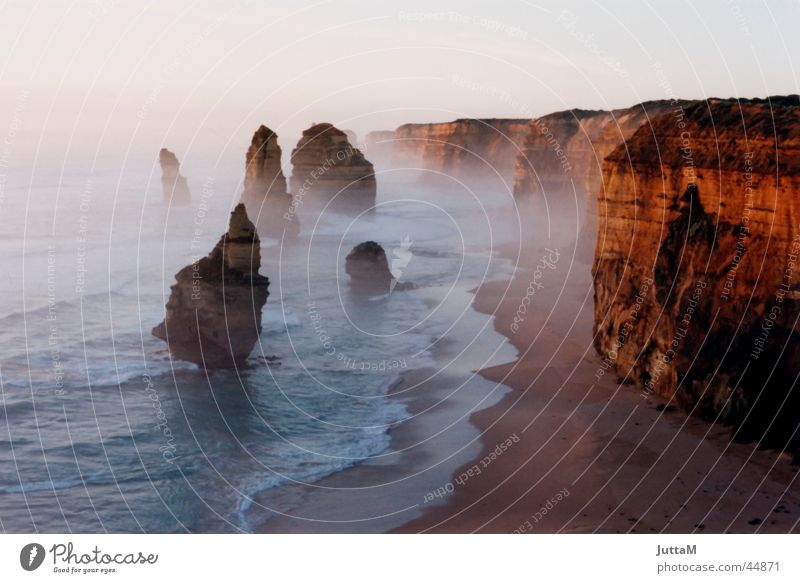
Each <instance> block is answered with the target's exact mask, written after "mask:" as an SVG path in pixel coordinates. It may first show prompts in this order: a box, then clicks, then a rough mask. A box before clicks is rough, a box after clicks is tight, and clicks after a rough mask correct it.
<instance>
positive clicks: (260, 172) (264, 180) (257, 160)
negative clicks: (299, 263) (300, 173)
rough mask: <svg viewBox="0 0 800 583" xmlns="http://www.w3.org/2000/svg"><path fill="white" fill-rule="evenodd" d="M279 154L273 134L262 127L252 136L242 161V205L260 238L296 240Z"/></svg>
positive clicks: (296, 221)
mask: <svg viewBox="0 0 800 583" xmlns="http://www.w3.org/2000/svg"><path fill="white" fill-rule="evenodd" d="M281 154H282V153H281V147H280V146H279V145H278V136H277V134H276V133H275V132H273V131H272V130H271V129H269V128H268V127H266V126H264V125H262V126H260V127H259V128H258V129H257V130H256V132H255V133H254V134H253V139H252V141H251V142H250V148H248V150H247V156H246V158H245V175H244V193H242V202H244V203H245V205H247V207H248V208H249V209H250V214H251V215H252V218H253V220H254V221H255V222H256V225H258V230H259V231H260V232H261V234H262V236H265V237H268V238H272V239H281V238H282V237H283V236H287V237H290V238H291V237H296V236H297V235H298V234H299V231H300V223H299V219H298V218H297V216H295V209H294V207H293V205H292V195H291V194H289V193H288V192H287V191H286V178H285V177H284V174H283V170H282V168H281Z"/></svg>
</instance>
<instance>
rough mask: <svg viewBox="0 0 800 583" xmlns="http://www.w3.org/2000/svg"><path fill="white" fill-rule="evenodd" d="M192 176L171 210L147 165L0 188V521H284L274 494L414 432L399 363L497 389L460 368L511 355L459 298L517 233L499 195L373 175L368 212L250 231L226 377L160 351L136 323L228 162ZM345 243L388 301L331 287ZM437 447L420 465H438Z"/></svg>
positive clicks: (220, 198) (222, 199)
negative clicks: (370, 258)
mask: <svg viewBox="0 0 800 583" xmlns="http://www.w3.org/2000/svg"><path fill="white" fill-rule="evenodd" d="M43 163H44V162H40V164H43ZM104 170H105V172H104ZM184 172H185V171H184ZM207 174H208V175H207V176H206V177H203V176H200V175H192V174H189V175H188V177H189V184H190V188H191V189H192V194H193V203H192V205H191V206H188V207H172V208H170V207H168V206H167V205H165V204H164V202H163V201H162V194H161V185H160V182H159V179H158V176H159V174H158V170H157V168H155V166H154V160H150V159H147V158H142V159H141V160H139V162H138V164H135V163H133V162H130V163H129V164H128V166H127V167H126V168H125V169H124V171H122V170H119V169H115V170H113V171H112V170H111V168H110V167H105V168H104V167H103V163H100V162H97V163H95V164H92V165H91V168H90V169H89V168H88V166H87V167H84V166H80V165H78V166H76V168H75V169H74V170H72V171H71V172H65V171H63V170H62V171H61V172H54V173H53V174H52V175H50V174H47V173H46V172H44V171H42V170H40V171H38V172H36V173H33V174H31V175H32V176H35V180H34V179H25V175H24V174H20V175H19V176H17V180H16V181H15V180H13V179H9V180H8V181H7V183H6V184H5V185H4V187H5V188H4V198H3V200H2V203H1V204H2V207H1V208H2V215H3V218H4V220H3V221H2V224H0V244H2V246H3V273H2V274H0V294H1V295H2V297H3V298H4V301H3V302H2V304H0V321H1V322H2V325H0V402H1V403H2V411H1V412H0V465H2V467H4V468H7V470H8V469H11V471H6V472H5V473H3V474H2V475H0V528H2V530H3V531H5V532H75V533H92V532H251V531H252V530H253V529H254V528H256V527H257V525H258V524H259V523H261V522H263V521H265V520H268V519H269V516H270V513H271V512H272V511H273V510H275V509H272V508H270V507H269V500H270V499H274V500H281V503H280V509H279V513H281V514H286V513H296V515H302V514H303V508H302V503H303V502H302V500H301V499H297V500H294V499H293V498H286V497H283V498H282V497H281V492H282V489H284V490H285V489H286V488H289V487H291V486H296V485H298V484H315V483H316V482H317V481H319V480H320V479H322V478H325V477H328V476H331V475H334V474H336V473H338V472H346V471H348V470H349V469H350V468H353V467H354V466H357V465H359V464H362V463H364V462H365V461H366V460H376V459H380V460H384V461H385V463H387V464H391V463H394V461H395V460H396V459H398V458H397V457H396V456H394V455H393V454H394V453H395V450H394V449H393V447H392V431H393V429H394V428H396V427H399V426H401V425H403V424H407V423H417V424H424V423H426V416H425V415H424V414H419V413H418V412H413V413H412V412H410V409H409V402H412V401H413V397H414V396H413V395H412V394H410V393H409V392H408V389H405V388H403V385H402V383H401V381H402V379H403V378H404V376H405V375H408V373H409V372H410V371H418V370H431V371H440V372H442V371H444V372H448V373H449V376H448V378H449V379H450V380H449V381H448V382H452V383H453V393H457V392H458V388H459V386H460V385H459V383H458V382H457V381H458V379H459V378H461V377H463V379H464V380H465V381H466V380H469V382H470V383H471V384H470V386H471V387H472V389H471V391H472V392H471V393H470V395H473V397H470V399H471V400H470V402H469V403H467V406H466V407H465V409H464V411H471V410H474V409H475V408H480V407H483V406H489V405H490V404H492V403H493V402H496V400H497V399H499V397H500V396H501V394H502V392H503V391H504V390H505V388H504V387H502V386H497V385H494V384H492V383H489V382H487V381H484V380H482V379H480V377H477V376H476V375H474V371H475V370H477V369H478V368H481V367H483V366H486V365H490V364H496V363H498V362H502V361H503V360H506V361H507V360H509V359H511V358H513V356H514V354H515V353H514V351H513V350H511V349H510V347H509V345H508V343H507V342H506V340H505V339H504V338H503V337H502V336H501V335H500V334H498V333H496V332H495V331H494V330H493V329H492V321H491V318H490V317H487V316H484V315H480V314H477V312H475V310H474V309H473V308H472V306H471V298H472V294H471V291H472V290H473V289H474V288H476V287H477V286H479V285H480V284H481V283H482V282H485V281H488V280H489V279H493V278H498V277H508V275H509V274H510V273H511V272H512V270H513V263H512V262H510V261H508V260H506V259H502V258H500V256H499V254H498V253H497V248H498V246H500V245H504V244H505V245H508V244H512V243H514V242H515V241H517V240H518V239H519V229H520V227H519V224H518V223H517V222H516V219H515V218H514V217H516V216H517V214H516V211H515V208H514V204H513V202H511V201H512V198H511V195H510V193H508V192H505V193H500V194H496V193H488V192H482V191H479V190H478V191H469V190H466V189H463V188H452V187H448V186H446V185H444V186H442V187H434V186H422V185H421V184H420V182H419V180H418V177H413V178H412V177H409V176H405V175H397V174H396V173H392V172H387V173H382V174H379V175H378V184H379V194H378V204H377V207H376V209H375V210H374V211H373V212H368V213H353V214H342V213H340V212H338V213H337V212H326V213H324V214H322V215H321V216H318V211H313V212H312V211H311V210H310V209H307V208H303V207H301V209H300V214H299V220H300V221H301V233H300V236H299V237H298V239H297V240H296V241H293V242H289V241H286V240H279V239H280V234H268V235H273V237H272V238H271V237H270V236H265V234H264V233H262V267H261V273H262V274H264V275H266V276H268V277H269V278H270V280H271V284H270V296H269V298H268V300H267V304H266V306H265V308H264V311H263V333H262V334H261V338H260V341H259V344H258V345H257V346H256V347H255V348H254V350H253V352H252V355H251V357H250V359H249V361H248V363H247V365H246V366H245V367H242V368H240V369H238V370H215V371H205V370H202V369H201V368H200V367H198V366H197V365H195V364H192V363H187V362H182V361H179V360H172V359H171V358H170V355H169V353H168V351H167V350H166V345H165V344H164V343H163V342H162V341H160V340H158V339H157V338H155V337H153V336H152V335H151V333H150V330H151V328H152V327H153V326H155V325H156V324H158V323H159V322H160V321H161V320H162V318H163V314H164V304H165V303H166V300H167V298H168V296H169V286H170V285H172V284H173V283H174V274H175V273H176V272H177V271H178V270H179V269H180V268H181V267H183V266H184V265H186V264H188V263H190V262H191V261H192V260H193V258H194V256H195V255H196V254H197V253H200V254H203V255H204V254H206V253H207V252H209V251H210V250H211V248H212V247H213V246H214V244H215V243H216V241H217V240H218V238H219V236H220V235H221V234H222V233H223V232H224V231H225V230H226V227H227V219H228V215H229V213H230V211H231V210H232V207H233V205H234V203H235V202H236V201H237V200H238V196H239V193H240V192H241V183H240V178H241V177H240V176H237V173H236V171H235V170H234V169H231V170H229V171H225V170H221V169H216V170H214V171H213V172H208V173H207ZM28 178H29V177H28ZM366 240H375V241H378V242H379V243H381V244H382V245H383V246H384V248H385V249H386V252H387V256H388V257H389V258H390V261H392V260H393V259H395V260H396V264H395V270H396V271H397V272H399V273H400V276H399V280H400V281H402V282H408V283H409V284H411V285H410V286H409V287H410V289H403V290H402V291H393V292H392V293H390V294H384V295H380V296H375V297H368V298H365V297H363V296H360V295H358V294H353V293H351V291H350V289H349V284H348V280H347V275H346V274H345V273H344V257H345V256H346V254H347V253H348V252H349V250H350V249H351V248H352V247H353V246H354V245H356V244H358V243H360V242H362V241H366ZM465 330H468V331H469V332H468V333H465V332H464V331H465ZM445 345H446V350H445V349H442V348H443V347H444V346H445ZM467 377H469V379H468V378H467ZM398 387H400V388H398ZM453 400H454V401H455V400H456V399H455V398H453ZM441 406H442V407H446V406H447V403H446V402H443V403H442V404H441ZM431 419H433V417H431ZM458 419H459V422H460V425H459V427H462V430H463V426H465V425H466V420H465V415H462V414H461V413H460V412H459V416H458ZM427 422H429V423H430V421H427ZM434 429H435V428H434ZM462 437H463V439H466V437H469V438H470V439H471V440H474V439H476V438H477V437H478V435H477V432H476V433H475V434H474V435H471V436H462ZM451 441H452V440H451ZM458 441H459V440H458V439H456V440H455V441H454V444H453V451H441V452H438V453H437V454H435V455H440V456H441V458H442V460H444V459H451V458H452V457H453V455H454V453H455V452H456V450H458V449H459V447H458V446H459V443H458ZM423 445H424V444H423ZM463 445H464V444H461V447H462V448H463ZM397 463H400V462H399V461H397ZM451 465H452V464H451ZM451 465H447V464H431V467H437V468H439V471H444V470H447V468H449V467H451ZM447 471H450V470H447ZM444 476H445V477H446V474H444ZM440 479H441V478H440V477H437V478H436V480H440ZM433 483H435V480H434V482H433ZM424 494H425V492H423V491H420V492H414V493H413V496H414V497H415V498H422V497H423V495H424ZM276 504H277V503H276ZM276 511H277V510H276Z"/></svg>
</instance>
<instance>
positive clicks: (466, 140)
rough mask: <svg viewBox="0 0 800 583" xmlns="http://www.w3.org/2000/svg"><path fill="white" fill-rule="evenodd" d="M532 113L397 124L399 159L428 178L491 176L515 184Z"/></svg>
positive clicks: (434, 180)
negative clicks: (514, 177)
mask: <svg viewBox="0 0 800 583" xmlns="http://www.w3.org/2000/svg"><path fill="white" fill-rule="evenodd" d="M529 124H530V119H527V118H526V119H457V120H455V121H451V122H444V123H427V124H405V125H402V126H400V127H399V128H397V130H395V135H394V152H393V161H392V163H393V165H395V166H401V167H406V168H416V169H419V170H421V171H422V174H421V177H422V180H423V182H429V183H435V184H437V185H441V184H450V185H451V186H453V187H454V188H458V187H459V185H458V183H457V182H454V181H453V180H450V178H455V179H456V180H462V181H463V180H476V179H477V180H488V181H492V182H494V183H496V184H498V186H499V187H501V188H502V187H503V181H505V182H507V184H508V186H507V188H510V185H511V179H512V176H513V172H514V162H515V160H516V158H517V153H518V152H519V149H520V148H521V147H522V145H523V143H524V141H525V138H526V137H527V135H528V130H529Z"/></svg>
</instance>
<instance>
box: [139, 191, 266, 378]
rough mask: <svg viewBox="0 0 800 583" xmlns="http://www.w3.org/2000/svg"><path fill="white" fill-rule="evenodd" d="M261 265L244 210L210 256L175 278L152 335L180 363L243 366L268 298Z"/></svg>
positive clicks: (240, 207) (238, 212)
mask: <svg viewBox="0 0 800 583" xmlns="http://www.w3.org/2000/svg"><path fill="white" fill-rule="evenodd" d="M260 265H261V252H260V246H259V238H258V233H257V232H256V228H255V226H254V225H253V223H252V222H251V221H250V219H249V218H248V217H247V211H246V209H245V206H244V205H243V204H239V205H238V206H237V207H236V209H235V210H234V211H233V212H232V213H231V219H230V225H229V228H228V232H227V233H225V234H224V235H223V236H222V237H221V238H220V240H219V242H218V243H217V245H216V246H215V247H214V249H213V250H212V251H211V253H210V254H209V255H208V256H206V257H203V258H202V259H200V260H199V261H197V262H196V263H192V264H191V265H187V266H186V267H184V268H183V269H181V270H180V271H179V272H178V273H177V275H176V276H175V279H176V283H175V285H173V286H172V293H171V294H170V298H169V301H168V302H167V306H166V317H165V318H164V321H163V322H162V323H161V324H159V325H158V326H156V327H155V328H153V335H154V336H156V337H158V338H161V339H162V340H164V341H166V342H167V343H168V344H169V350H170V353H171V354H172V356H173V357H175V358H179V359H182V360H188V361H191V362H196V363H198V364H200V365H201V366H205V367H206V368H232V367H235V366H239V365H241V364H242V363H244V361H245V359H246V358H247V357H248V355H249V354H250V351H251V350H252V349H253V346H254V345H255V343H256V342H257V341H258V336H259V334H260V333H261V309H262V308H263V307H264V304H265V303H266V301H267V296H268V295H269V292H268V291H267V289H268V287H269V279H267V278H266V277H264V276H263V275H260V274H259V273H258V270H259V267H260Z"/></svg>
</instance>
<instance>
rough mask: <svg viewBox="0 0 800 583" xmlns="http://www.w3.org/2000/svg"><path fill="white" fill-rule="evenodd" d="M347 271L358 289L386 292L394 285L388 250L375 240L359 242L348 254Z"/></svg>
mask: <svg viewBox="0 0 800 583" xmlns="http://www.w3.org/2000/svg"><path fill="white" fill-rule="evenodd" d="M345 271H346V272H347V275H349V276H350V283H351V285H352V286H353V288H354V289H356V290H364V291H370V292H377V293H386V292H389V291H390V290H391V287H392V272H391V271H390V270H389V262H388V260H387V259H386V252H385V251H384V250H383V247H381V246H380V245H379V244H378V243H376V242H375V241H366V242H364V243H359V244H358V245H356V246H355V247H353V249H352V250H351V251H350V253H348V254H347V259H346V260H345Z"/></svg>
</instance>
